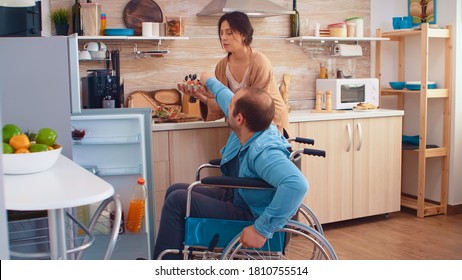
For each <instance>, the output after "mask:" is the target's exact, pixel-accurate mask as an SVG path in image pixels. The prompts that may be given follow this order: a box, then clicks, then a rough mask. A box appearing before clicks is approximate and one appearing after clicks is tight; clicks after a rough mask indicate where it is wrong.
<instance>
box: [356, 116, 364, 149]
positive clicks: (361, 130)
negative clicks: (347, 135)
mask: <svg viewBox="0 0 462 280" xmlns="http://www.w3.org/2000/svg"><path fill="white" fill-rule="evenodd" d="M356 128H357V130H358V147H357V148H356V151H359V150H361V146H362V145H363V129H362V126H361V124H360V123H357V124H356Z"/></svg>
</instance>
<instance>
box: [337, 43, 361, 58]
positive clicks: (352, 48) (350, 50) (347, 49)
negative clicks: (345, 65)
mask: <svg viewBox="0 0 462 280" xmlns="http://www.w3.org/2000/svg"><path fill="white" fill-rule="evenodd" d="M333 54H334V55H336V56H362V55H363V49H362V48H361V46H360V45H348V44H335V45H334V48H333Z"/></svg>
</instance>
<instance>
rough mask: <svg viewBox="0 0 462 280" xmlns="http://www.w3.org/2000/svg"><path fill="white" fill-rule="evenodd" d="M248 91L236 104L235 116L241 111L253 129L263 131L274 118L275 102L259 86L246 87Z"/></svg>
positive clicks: (249, 126) (248, 125)
mask: <svg viewBox="0 0 462 280" xmlns="http://www.w3.org/2000/svg"><path fill="white" fill-rule="evenodd" d="M241 90H245V91H247V92H246V93H245V94H244V95H242V96H241V97H240V98H239V99H238V100H236V103H235V105H234V110H233V116H234V117H235V116H237V114H239V113H241V114H242V116H243V117H244V119H245V121H246V123H247V127H248V128H249V129H250V130H251V131H253V132H257V131H262V130H265V129H267V128H268V127H269V125H270V124H271V122H272V121H273V118H274V112H275V107H274V102H273V99H272V98H271V96H270V95H269V94H268V93H266V91H264V90H262V89H259V88H253V87H249V88H244V89H241Z"/></svg>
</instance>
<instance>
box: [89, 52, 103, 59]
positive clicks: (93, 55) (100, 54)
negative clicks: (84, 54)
mask: <svg viewBox="0 0 462 280" xmlns="http://www.w3.org/2000/svg"><path fill="white" fill-rule="evenodd" d="M90 56H91V59H106V51H95V52H92V51H90Z"/></svg>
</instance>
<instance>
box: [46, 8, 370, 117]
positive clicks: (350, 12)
mask: <svg viewBox="0 0 462 280" xmlns="http://www.w3.org/2000/svg"><path fill="white" fill-rule="evenodd" d="M50 1H51V2H50V6H51V9H55V8H58V7H71V6H72V4H73V3H74V1H73V0H50ZM93 2H98V3H101V4H102V10H103V12H104V13H106V14H107V28H125V24H124V22H123V17H122V13H123V9H124V7H125V6H126V4H127V3H128V2H129V1H128V0H99V1H93ZM155 2H156V3H157V4H158V5H159V6H160V8H161V9H162V11H163V14H164V16H168V15H181V16H182V17H183V19H184V20H185V22H186V28H185V30H186V31H185V36H187V37H189V38H190V39H189V40H176V41H162V45H161V46H160V48H168V49H169V51H170V53H169V54H167V55H165V56H164V57H162V58H151V57H149V58H135V56H134V55H133V48H134V46H135V43H137V47H138V48H139V49H141V50H155V49H157V47H158V46H157V42H156V41H149V42H133V41H109V42H107V41H105V42H106V43H107V44H108V45H109V47H110V48H111V49H119V50H121V73H122V76H123V78H124V86H125V93H126V96H127V94H129V93H130V92H133V91H136V90H155V89H162V88H174V87H175V85H176V82H178V81H181V80H183V78H184V76H185V75H186V74H189V73H201V72H202V71H213V69H214V67H215V64H216V63H217V62H218V60H219V59H220V58H222V57H224V56H225V52H224V51H223V50H222V49H221V47H220V43H219V40H218V36H217V27H216V24H217V21H218V17H197V16H196V13H197V12H199V11H200V10H201V9H202V8H203V7H205V6H206V5H207V4H208V3H209V2H210V0H196V1H186V0H179V1H171V0H156V1H155ZM273 2H274V3H276V4H279V5H281V6H284V7H287V8H290V7H292V1H291V0H273ZM369 2H370V1H369V0H350V1H342V0H330V1H321V0H299V1H298V2H297V3H298V4H297V7H298V10H299V11H300V16H301V19H302V20H304V19H308V21H309V24H310V25H311V27H312V29H314V25H315V23H316V22H319V23H320V24H321V28H326V26H327V24H330V23H336V22H341V21H344V19H345V18H348V17H352V16H362V17H364V27H365V28H364V33H365V36H369V35H370V29H369V23H370V16H369V11H370V6H369ZM334 7H335V8H334ZM44 19H45V17H44ZM251 22H252V24H253V27H254V29H255V36H254V37H255V38H254V42H253V43H252V45H253V47H254V48H255V49H257V50H260V51H262V52H263V53H265V54H266V55H267V56H268V57H269V59H270V60H271V62H272V65H273V69H274V73H275V77H276V80H277V81H278V82H281V80H282V75H283V74H284V73H288V74H290V75H291V84H290V86H289V90H290V93H289V101H290V104H291V106H292V108H293V109H307V108H313V107H314V102H313V100H314V92H315V80H316V78H317V77H318V75H319V63H320V62H323V61H326V59H327V58H328V57H329V53H330V49H329V46H326V45H321V44H308V43H304V44H303V46H300V45H299V44H298V43H290V42H288V41H286V40H285V39H284V38H283V37H287V36H289V16H276V17H268V18H252V19H251ZM46 25H47V24H44V26H46ZM372 35H375V33H374V34H372ZM360 44H361V45H362V46H363V53H364V56H363V57H361V58H356V59H355V60H356V76H357V77H369V76H370V49H371V44H374V43H370V42H364V43H360ZM80 47H82V45H80ZM336 62H337V67H339V68H342V67H343V66H344V64H345V63H346V59H344V58H337V59H336ZM95 67H97V68H102V67H104V65H103V64H98V63H95V62H84V63H81V76H84V75H86V70H88V69H95Z"/></svg>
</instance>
